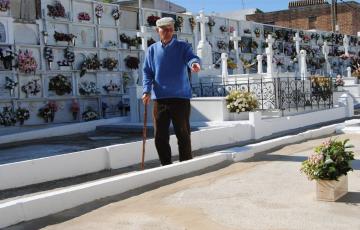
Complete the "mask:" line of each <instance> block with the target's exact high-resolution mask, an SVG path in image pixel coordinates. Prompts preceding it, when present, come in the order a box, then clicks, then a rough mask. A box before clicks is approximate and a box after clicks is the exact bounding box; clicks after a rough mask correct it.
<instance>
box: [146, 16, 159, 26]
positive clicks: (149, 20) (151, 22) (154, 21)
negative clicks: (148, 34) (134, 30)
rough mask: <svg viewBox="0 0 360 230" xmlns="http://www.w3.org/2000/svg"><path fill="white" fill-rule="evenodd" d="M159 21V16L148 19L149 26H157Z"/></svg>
mask: <svg viewBox="0 0 360 230" xmlns="http://www.w3.org/2000/svg"><path fill="white" fill-rule="evenodd" d="M159 19H160V17H158V16H155V15H150V16H149V17H147V23H148V24H149V26H156V21H157V20H159Z"/></svg>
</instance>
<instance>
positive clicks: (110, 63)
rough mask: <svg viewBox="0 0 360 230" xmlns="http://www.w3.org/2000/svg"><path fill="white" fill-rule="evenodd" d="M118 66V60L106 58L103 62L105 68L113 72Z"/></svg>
mask: <svg viewBox="0 0 360 230" xmlns="http://www.w3.org/2000/svg"><path fill="white" fill-rule="evenodd" d="M117 64H118V60H116V59H115V58H110V57H109V58H105V59H104V60H103V67H104V68H107V69H108V70H110V71H112V70H113V69H115V68H116V66H117Z"/></svg>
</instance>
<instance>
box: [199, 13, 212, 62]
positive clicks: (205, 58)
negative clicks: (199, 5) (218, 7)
mask: <svg viewBox="0 0 360 230" xmlns="http://www.w3.org/2000/svg"><path fill="white" fill-rule="evenodd" d="M196 22H199V23H200V34H201V37H200V41H199V44H198V47H197V55H198V56H199V57H200V58H201V61H202V66H203V67H204V69H209V68H211V67H212V65H213V58H212V51H211V46H210V44H209V42H208V41H207V40H206V33H205V23H207V22H209V18H208V17H205V15H204V12H203V11H200V16H197V17H196Z"/></svg>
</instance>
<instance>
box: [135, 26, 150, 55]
mask: <svg viewBox="0 0 360 230" xmlns="http://www.w3.org/2000/svg"><path fill="white" fill-rule="evenodd" d="M136 36H138V37H140V38H141V46H142V49H143V50H144V51H145V52H146V50H147V48H148V47H147V39H148V38H151V33H149V32H147V29H146V26H141V32H137V33H136Z"/></svg>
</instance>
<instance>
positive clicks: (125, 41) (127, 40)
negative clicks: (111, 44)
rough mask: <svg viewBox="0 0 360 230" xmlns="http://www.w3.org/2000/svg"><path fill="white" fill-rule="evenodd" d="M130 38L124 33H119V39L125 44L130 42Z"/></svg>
mask: <svg viewBox="0 0 360 230" xmlns="http://www.w3.org/2000/svg"><path fill="white" fill-rule="evenodd" d="M130 40H131V38H130V37H129V36H127V35H126V34H124V33H123V34H120V41H121V42H122V43H126V44H130Z"/></svg>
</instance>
